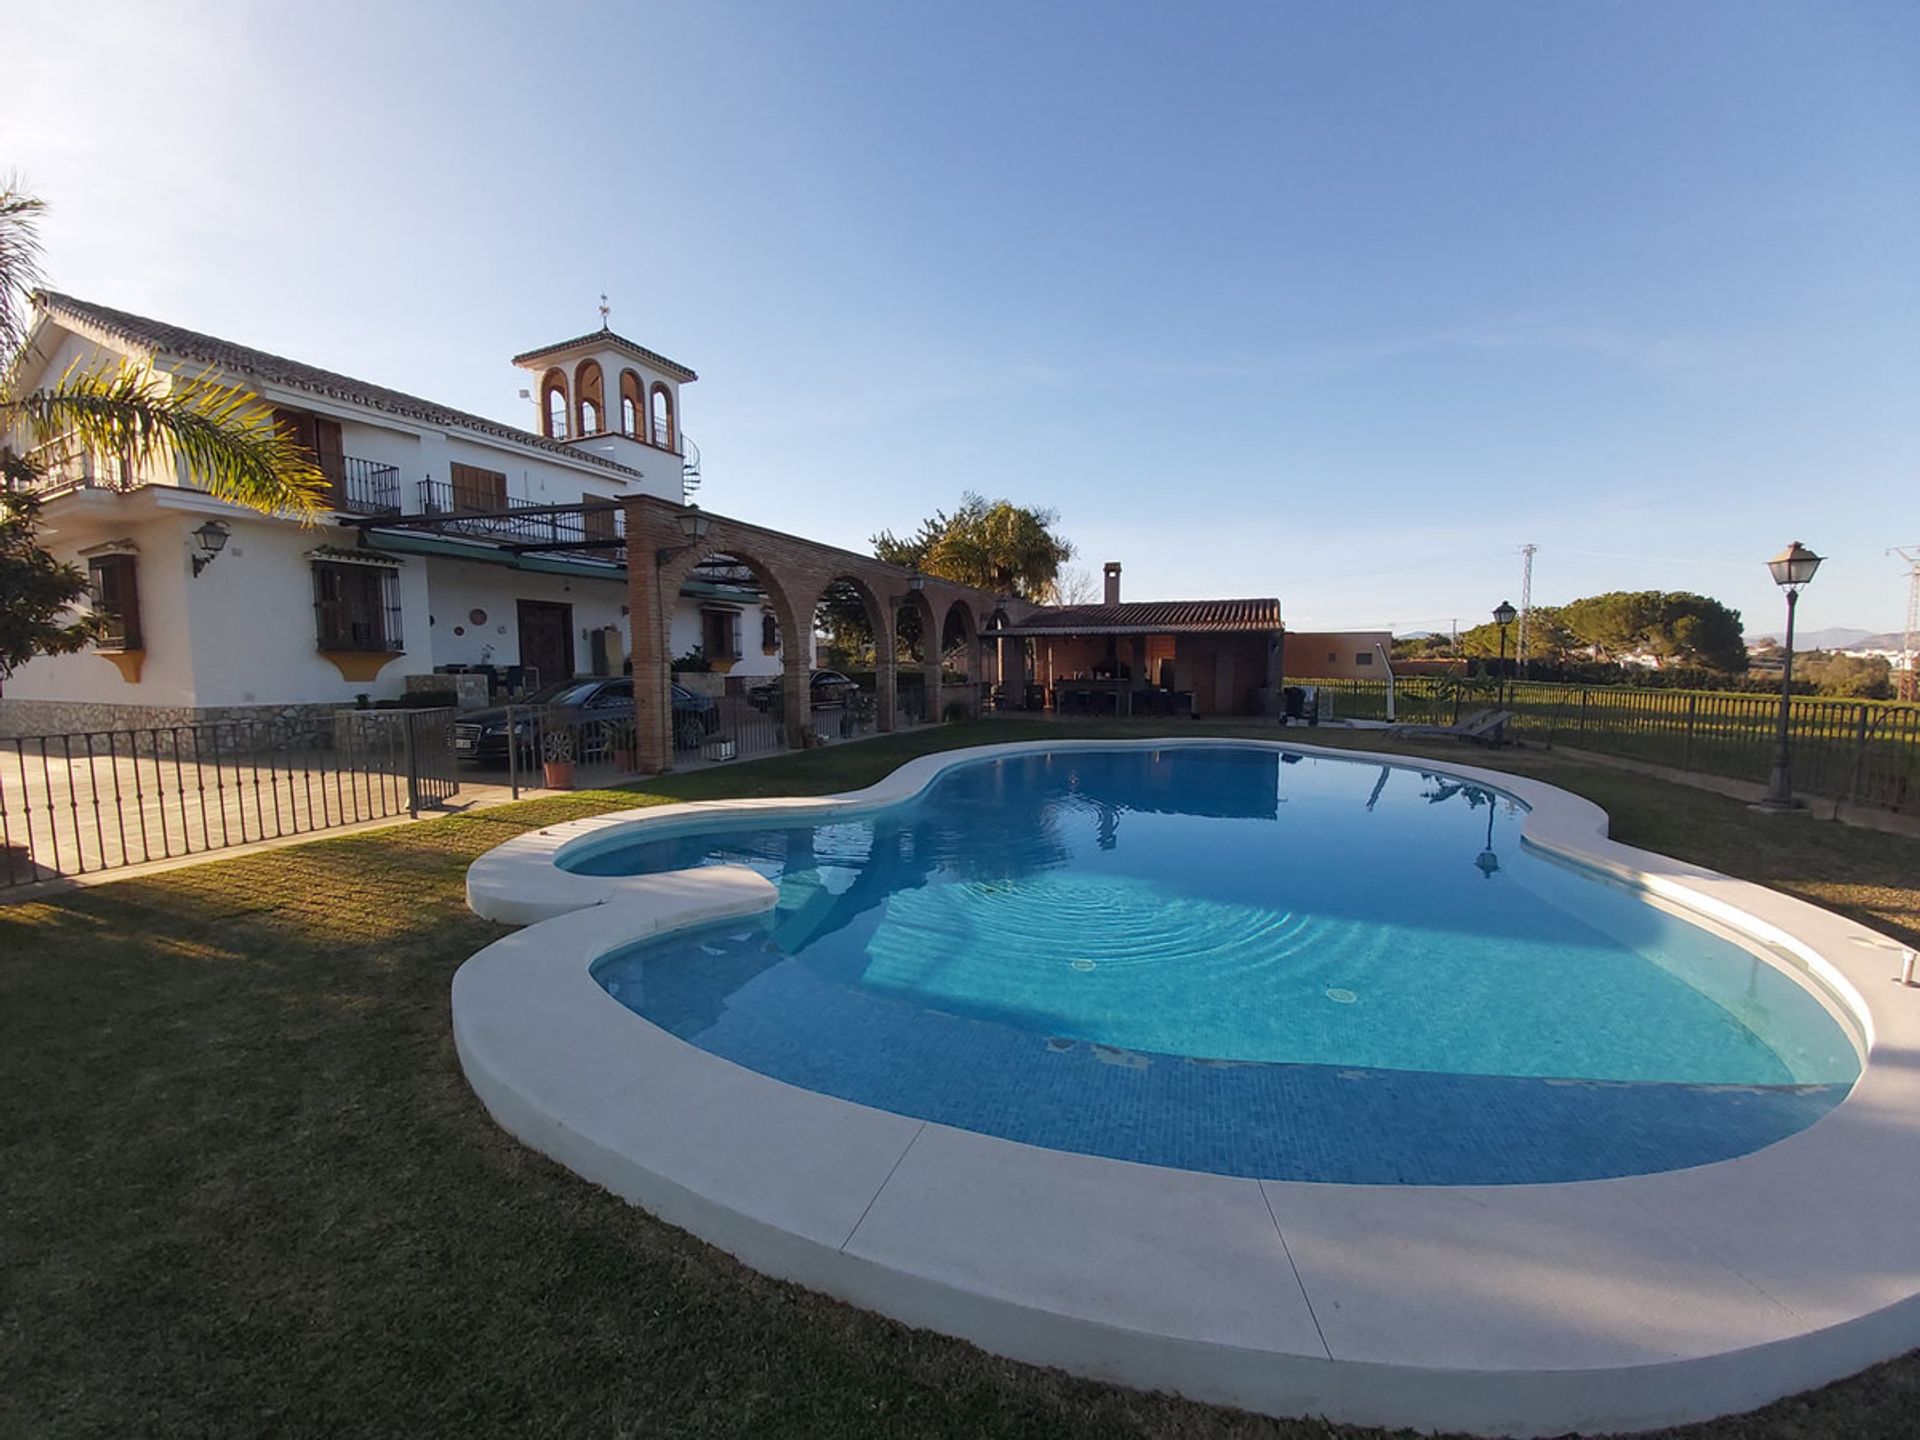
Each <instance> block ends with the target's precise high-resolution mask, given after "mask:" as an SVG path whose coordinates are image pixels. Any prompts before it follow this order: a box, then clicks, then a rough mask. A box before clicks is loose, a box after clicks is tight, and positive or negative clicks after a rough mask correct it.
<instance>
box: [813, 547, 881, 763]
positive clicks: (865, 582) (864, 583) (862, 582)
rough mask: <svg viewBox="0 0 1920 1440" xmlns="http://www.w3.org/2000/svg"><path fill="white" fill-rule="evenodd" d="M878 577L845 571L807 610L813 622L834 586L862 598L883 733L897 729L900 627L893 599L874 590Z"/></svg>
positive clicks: (825, 585)
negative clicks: (845, 587) (848, 587)
mask: <svg viewBox="0 0 1920 1440" xmlns="http://www.w3.org/2000/svg"><path fill="white" fill-rule="evenodd" d="M876 578H877V577H875V576H872V575H870V574H868V575H863V574H861V573H860V570H859V568H857V567H851V566H849V567H843V568H841V569H839V570H837V571H835V572H834V573H833V574H831V575H829V576H827V578H826V579H825V580H824V581H822V582H821V585H820V589H819V592H818V594H816V595H815V596H814V603H813V605H811V606H809V607H808V609H807V614H808V619H809V621H811V619H812V616H813V613H814V611H815V610H816V609H817V608H818V606H819V604H820V601H821V600H822V599H824V598H825V597H826V593H827V590H828V589H829V588H830V587H831V586H834V585H837V584H841V583H845V584H848V585H851V586H852V587H853V590H854V593H855V594H857V595H858V596H859V597H860V604H861V608H862V609H864V610H865V611H866V613H867V625H868V626H869V627H870V628H871V629H872V631H873V688H874V701H875V704H876V706H877V709H878V722H879V726H880V728H881V729H882V730H891V729H893V728H894V724H895V715H894V703H895V700H896V698H897V680H896V677H897V661H896V658H895V648H896V646H897V644H898V641H897V639H896V637H897V635H898V634H899V627H898V625H897V624H896V623H895V620H894V607H893V603H892V600H891V598H890V597H889V598H885V599H883V598H882V597H881V595H880V593H879V592H878V591H877V590H876V589H875V588H874V581H875V579H876Z"/></svg>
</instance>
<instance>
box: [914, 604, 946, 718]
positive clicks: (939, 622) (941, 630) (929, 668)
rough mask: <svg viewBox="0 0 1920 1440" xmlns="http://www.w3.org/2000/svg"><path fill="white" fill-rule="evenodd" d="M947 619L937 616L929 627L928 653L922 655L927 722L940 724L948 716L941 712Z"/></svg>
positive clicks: (924, 645)
mask: <svg viewBox="0 0 1920 1440" xmlns="http://www.w3.org/2000/svg"><path fill="white" fill-rule="evenodd" d="M946 640H947V632H946V621H945V619H944V618H942V617H941V616H935V617H934V618H933V620H932V621H931V622H930V624H929V625H928V628H927V638H926V642H925V644H923V645H922V646H921V648H922V649H923V650H925V651H926V654H925V655H923V656H921V657H920V674H921V677H922V678H921V683H922V684H923V685H925V686H926V693H927V723H928V724H929V725H938V724H940V723H941V722H942V721H943V720H944V719H945V718H946V717H945V716H943V715H942V714H941V713H940V668H941V667H940V657H941V656H942V655H944V654H946V653H947V646H946Z"/></svg>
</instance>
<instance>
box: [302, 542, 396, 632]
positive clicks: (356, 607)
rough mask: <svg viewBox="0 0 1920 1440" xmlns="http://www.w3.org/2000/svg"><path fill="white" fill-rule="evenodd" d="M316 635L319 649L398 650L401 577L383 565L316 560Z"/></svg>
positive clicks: (314, 581) (314, 605) (314, 576)
mask: <svg viewBox="0 0 1920 1440" xmlns="http://www.w3.org/2000/svg"><path fill="white" fill-rule="evenodd" d="M313 611H314V622H315V639H316V640H317V642H318V645H317V648H318V649H321V650H362V651H366V650H372V651H393V652H396V653H397V652H398V651H400V650H402V649H404V648H405V647H404V646H403V645H402V644H401V643H400V580H399V576H398V575H396V574H395V573H394V572H393V571H392V570H390V569H388V568H386V567H385V566H378V565H363V564H359V563H353V562H348V563H339V562H331V561H316V562H315V563H314V567H313Z"/></svg>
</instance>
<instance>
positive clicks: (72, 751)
mask: <svg viewBox="0 0 1920 1440" xmlns="http://www.w3.org/2000/svg"><path fill="white" fill-rule="evenodd" d="M452 717H453V712H452V711H451V710H367V711H355V710H347V711H340V712H338V713H337V714H334V715H329V716H325V717H322V718H320V719H317V720H308V721H285V720H273V721H265V720H262V721H228V722H223V723H220V724H216V725H173V726H161V727H156V728H150V729H144V730H104V731H94V732H88V733H78V734H66V735H35V736H30V737H26V738H21V739H8V740H0V888H7V887H11V886H19V885H27V884H32V883H34V882H36V881H43V880H56V879H61V878H63V877H67V876H76V875H89V874H93V873H96V872H99V871H103V870H117V869H121V868H124V867H126V866H129V865H140V864H144V863H146V862H148V861H155V860H170V859H179V858H181V857H183V856H189V855H197V854H201V853H204V852H207V851H214V850H224V849H228V848H230V847H232V846H236V845H246V844H251V843H253V842H255V841H260V840H274V839H278V838H280V837H282V836H288V835H302V834H306V833H309V832H312V831H320V830H328V829H334V828H337V827H339V826H342V825H354V824H359V823H362V822H364V821H368V820H382V819H387V818H390V817H394V816H398V815H404V814H409V813H412V814H418V813H419V812H420V810H422V809H423V808H427V807H430V806H433V805H436V804H439V803H441V802H442V801H445V800H446V799H448V798H450V797H451V796H452V795H453V794H454V792H455V791H456V790H457V789H458V786H459V781H458V778H457V776H456V775H455V773H454V769H453V762H452V759H451V756H450V754H449V750H448V744H447V727H448V724H449V722H450V721H451V719H452Z"/></svg>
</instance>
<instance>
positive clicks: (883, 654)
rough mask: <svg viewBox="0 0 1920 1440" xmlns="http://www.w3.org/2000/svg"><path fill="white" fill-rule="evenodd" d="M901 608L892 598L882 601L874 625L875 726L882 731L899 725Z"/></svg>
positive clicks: (885, 732)
mask: <svg viewBox="0 0 1920 1440" xmlns="http://www.w3.org/2000/svg"><path fill="white" fill-rule="evenodd" d="M898 613H899V612H898V611H896V610H895V609H894V606H893V602H892V601H891V600H885V599H883V600H882V601H881V603H880V615H879V619H878V621H877V622H876V623H875V625H874V628H873V703H874V726H875V728H876V729H878V730H879V731H880V733H881V734H882V735H885V734H889V733H891V732H892V731H894V730H895V729H897V728H899V723H900V717H899V699H900V695H899V689H900V660H899V656H898V654H897V653H896V646H897V645H898V643H899V641H898V639H897V636H898V633H899V632H898V629H897V627H896V625H895V621H896V619H897V617H898Z"/></svg>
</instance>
